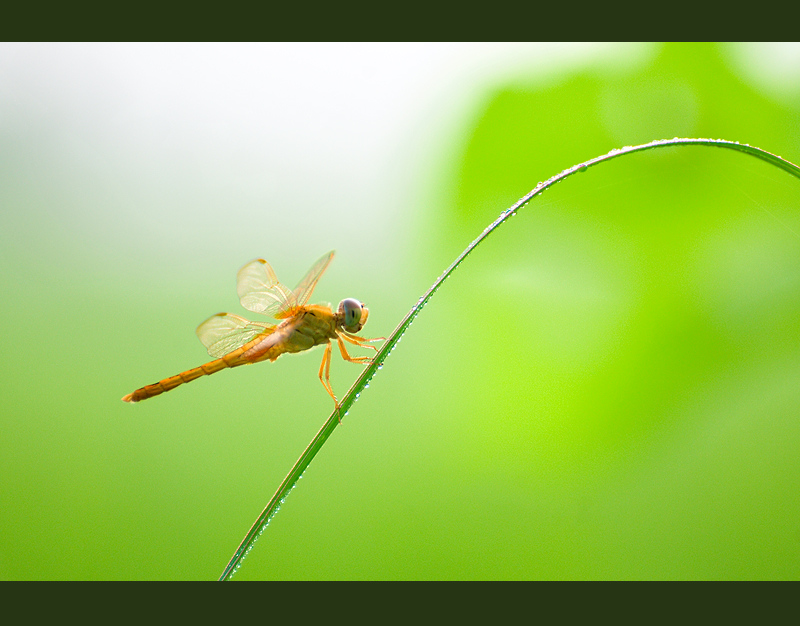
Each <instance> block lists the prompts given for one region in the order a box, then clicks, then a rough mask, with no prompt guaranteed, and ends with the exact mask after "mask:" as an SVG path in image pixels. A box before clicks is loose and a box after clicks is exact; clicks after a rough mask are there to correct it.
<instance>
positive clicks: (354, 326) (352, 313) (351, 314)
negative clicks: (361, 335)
mask: <svg viewBox="0 0 800 626" xmlns="http://www.w3.org/2000/svg"><path fill="white" fill-rule="evenodd" d="M339 306H340V310H341V311H342V313H344V327H345V328H346V329H347V330H349V331H350V332H358V331H359V330H361V326H362V325H363V324H362V323H361V317H362V314H361V313H362V312H361V308H362V307H361V303H360V302H359V301H358V300H355V299H354V298H347V300H342V303H341V305H339ZM364 321H366V320H364Z"/></svg>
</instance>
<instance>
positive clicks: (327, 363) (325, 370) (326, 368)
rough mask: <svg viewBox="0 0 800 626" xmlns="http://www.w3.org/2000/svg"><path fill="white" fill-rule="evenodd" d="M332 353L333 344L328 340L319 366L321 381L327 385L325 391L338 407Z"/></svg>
mask: <svg viewBox="0 0 800 626" xmlns="http://www.w3.org/2000/svg"><path fill="white" fill-rule="evenodd" d="M331 353H332V351H331V344H330V342H328V344H327V345H326V346H325V353H324V354H323V355H322V363H321V364H320V366H319V382H321V383H322V386H323V387H325V391H327V392H328V394H329V395H330V397H331V398H333V402H334V404H335V405H336V408H337V409H338V408H339V401H338V400H337V399H336V395H335V394H334V393H333V387H331ZM339 421H340V422H341V421H342V418H341V417H339Z"/></svg>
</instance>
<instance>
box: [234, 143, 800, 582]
mask: <svg viewBox="0 0 800 626" xmlns="http://www.w3.org/2000/svg"><path fill="white" fill-rule="evenodd" d="M679 145H694V146H709V147H713V148H727V149H730V150H735V151H738V152H743V153H745V154H749V155H750V156H754V157H756V158H758V159H761V160H763V161H766V162H767V163H770V164H772V165H774V166H776V167H778V168H780V169H782V170H784V171H785V172H788V173H789V174H791V175H792V176H795V177H797V178H798V179H800V167H798V166H797V165H795V164H794V163H791V162H789V161H787V160H786V159H783V158H782V157H779V156H777V155H775V154H772V153H771V152H767V151H766V150H762V149H761V148H756V147H754V146H749V145H747V144H740V143H739V142H736V141H726V140H724V139H681V138H678V137H675V138H674V139H660V140H657V141H652V142H650V143H646V144H642V145H639V146H625V147H624V148H620V149H615V150H611V152H609V153H608V154H604V155H601V156H598V157H595V158H594V159H590V160H588V161H584V162H583V163H580V164H578V165H575V166H573V167H571V168H569V169H566V170H564V171H563V172H561V173H560V174H557V175H555V176H553V177H552V178H550V179H549V180H547V181H545V182H543V183H539V184H538V185H536V187H535V188H534V189H532V190H531V191H530V192H529V193H528V194H526V195H525V196H523V197H522V198H520V199H519V200H517V202H515V203H514V204H513V205H512V206H511V207H509V208H508V209H506V210H505V211H503V212H502V213H501V214H500V216H499V217H498V218H497V219H496V220H495V221H494V222H492V223H491V224H490V225H489V226H487V227H486V229H484V231H483V232H482V233H481V234H480V235H479V236H478V237H477V238H476V239H475V240H474V241H473V242H472V243H470V244H469V245H468V246H467V247H466V249H465V250H464V251H463V252H462V253H461V254H460V255H459V256H458V258H457V259H456V260H455V261H453V263H452V264H451V265H450V267H448V268H447V269H446V270H445V271H444V273H443V274H442V275H441V276H439V278H437V279H436V281H435V282H434V283H433V285H432V286H431V288H430V289H428V291H427V292H425V294H424V295H423V296H422V297H421V298H420V299H419V300H418V301H417V303H416V304H415V305H414V306H413V307H412V308H411V310H410V311H409V312H408V313H407V314H406V316H405V317H404V318H403V321H401V322H400V324H399V325H398V326H397V328H396V329H395V330H394V332H393V333H392V334H391V335H390V336H389V338H388V339H387V340H386V342H385V343H384V344H383V346H382V347H381V349H380V350H379V351H378V353H377V355H376V356H375V359H374V360H373V362H372V363H371V364H370V365H369V367H367V368H366V369H365V370H364V371H363V372H362V373H361V376H359V377H358V380H356V382H355V383H354V384H353V386H352V387H351V388H350V390H349V391H348V392H347V395H346V396H345V397H344V399H343V400H342V404H341V408H340V409H339V410H338V411H334V412H333V413H331V415H330V417H328V419H327V421H326V422H325V423H324V424H323V426H322V428H321V429H320V430H319V432H318V433H317V434H316V436H315V437H314V439H313V440H312V441H311V443H310V444H308V447H307V448H306V449H305V451H304V452H303V454H301V455H300V458H299V459H297V462H296V463H295V464H294V467H292V469H291V471H290V472H289V474H288V475H287V476H286V478H284V479H283V482H282V483H281V484H280V486H279V487H278V490H277V491H276V492H275V495H273V496H272V499H271V500H270V501H269V504H267V506H266V508H265V509H264V510H263V511H262V513H261V515H259V516H258V518H257V519H256V521H255V523H254V524H253V526H252V527H251V528H250V530H249V531H248V533H247V534H246V535H245V537H244V539H242V543H241V544H239V547H238V548H237V549H236V552H234V554H233V557H232V558H231V560H230V562H229V563H228V565H227V566H226V567H225V570H224V571H223V572H222V576H220V578H219V580H226V579H230V578H232V577H233V575H234V574H235V573H236V571H237V570H238V569H239V567H241V562H242V560H243V559H244V557H245V556H247V554H248V553H249V552H250V550H252V548H253V545H254V544H255V542H256V541H257V540H258V537H259V536H260V535H261V533H263V532H264V529H265V528H266V527H267V525H268V524H269V522H270V520H271V519H272V517H273V516H274V515H275V513H277V512H278V510H279V509H280V505H281V504H282V503H283V502H284V500H285V499H286V496H287V495H288V494H289V492H290V491H291V490H292V489H294V487H295V485H296V484H297V481H298V480H299V479H300V478H301V477H302V475H303V472H304V471H305V470H306V468H307V467H308V466H309V464H310V463H311V461H312V460H313V458H314V457H315V456H316V454H317V452H319V450H320V449H321V448H322V446H323V444H324V443H325V441H327V439H328V437H330V436H331V434H332V433H333V431H334V429H335V428H336V427H337V426H338V425H339V423H340V416H344V415H347V413H348V410H349V409H350V407H351V406H352V405H353V403H354V402H355V401H356V400H357V399H358V397H359V396H360V395H361V392H362V391H363V390H364V389H365V388H366V387H367V386H368V385H369V382H370V380H372V377H373V376H375V373H376V372H377V371H378V370H379V369H380V368H381V367H382V366H383V362H384V361H385V360H386V357H388V356H389V353H390V352H391V351H392V350H394V348H395V346H396V345H397V342H398V341H400V338H401V337H402V336H403V333H405V331H406V330H407V329H408V327H409V326H410V325H411V323H412V322H413V321H414V318H416V317H417V315H418V314H419V312H420V311H421V310H422V308H423V307H424V306H425V305H426V304H427V303H428V301H429V300H430V299H431V297H432V296H433V294H434V293H436V291H437V290H438V289H439V287H441V285H442V283H443V282H444V281H445V280H446V279H447V277H448V276H450V274H452V273H453V272H454V271H455V269H456V268H457V267H458V266H459V265H461V262H462V261H463V260H464V259H466V258H467V256H468V255H469V254H470V253H471V252H472V251H473V250H474V249H475V248H476V247H477V246H478V244H479V243H481V242H482V241H483V240H484V239H486V237H488V236H489V234H490V233H492V232H493V231H494V230H495V229H496V228H497V227H498V226H500V224H502V223H503V222H505V221H506V220H507V219H508V218H509V217H511V216H512V215H514V214H515V213H516V211H517V210H519V209H520V208H522V207H523V206H524V205H526V204H527V203H528V202H530V201H531V200H532V199H533V198H534V197H535V196H537V195H539V194H541V193H542V192H543V191H544V190H546V189H548V188H549V187H552V186H553V185H555V184H556V183H558V182H561V181H562V180H564V179H565V178H568V177H569V176H571V175H572V174H575V173H577V172H583V171H586V170H587V169H588V168H590V167H592V166H594V165H597V164H598V163H602V162H604V161H610V160H611V159H615V158H617V157H621V156H623V155H626V154H631V153H633V152H643V151H645V150H654V149H656V148H669V147H673V146H679Z"/></svg>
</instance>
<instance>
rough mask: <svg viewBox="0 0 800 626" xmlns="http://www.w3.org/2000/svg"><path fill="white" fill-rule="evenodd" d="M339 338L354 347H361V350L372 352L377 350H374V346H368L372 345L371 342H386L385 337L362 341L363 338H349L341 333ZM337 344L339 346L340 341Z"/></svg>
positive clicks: (349, 336) (354, 336)
mask: <svg viewBox="0 0 800 626" xmlns="http://www.w3.org/2000/svg"><path fill="white" fill-rule="evenodd" d="M339 337H340V338H341V339H344V340H345V341H347V342H349V343H352V344H353V345H354V346H361V347H362V348H371V349H372V350H375V352H377V351H378V348H376V347H375V346H371V345H369V344H370V343H372V342H373V341H386V337H374V338H372V339H364V338H363V337H358V336H356V335H352V336H351V335H348V334H347V333H343V332H342V333H339ZM339 343H340V344H341V340H340V341H339Z"/></svg>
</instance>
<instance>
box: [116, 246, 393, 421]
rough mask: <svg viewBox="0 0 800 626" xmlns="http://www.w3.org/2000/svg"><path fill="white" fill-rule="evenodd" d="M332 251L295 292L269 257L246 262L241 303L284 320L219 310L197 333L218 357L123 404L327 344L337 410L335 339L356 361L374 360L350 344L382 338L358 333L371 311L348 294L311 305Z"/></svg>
mask: <svg viewBox="0 0 800 626" xmlns="http://www.w3.org/2000/svg"><path fill="white" fill-rule="evenodd" d="M333 254H334V253H333V251H331V252H329V253H328V254H326V255H325V256H323V257H322V258H320V259H319V260H318V261H317V262H316V263H314V265H313V267H312V268H311V269H310V270H309V271H308V273H307V274H306V275H305V278H303V280H301V281H300V282H299V283H298V285H297V287H295V289H294V290H291V289H289V288H288V287H286V286H285V285H283V284H281V283H280V282H279V281H278V278H277V277H276V276H275V272H274V271H273V269H272V268H271V267H270V265H269V263H267V262H266V261H265V260H264V259H256V260H255V261H252V262H250V263H248V264H247V265H245V266H244V267H243V268H242V269H240V270H239V273H238V274H237V275H236V291H237V292H238V294H239V300H240V302H241V303H242V306H243V307H244V308H245V309H247V310H248V311H253V312H254V313H263V314H265V315H271V316H272V317H274V318H275V319H278V320H282V321H281V322H280V323H279V324H268V323H266V322H251V321H248V320H246V319H244V318H243V317H239V316H238V315H234V314H233V313H217V314H216V315H214V316H213V317H210V318H208V319H207V320H206V321H205V322H203V323H202V324H200V326H198V327H197V331H196V332H197V336H198V337H199V338H200V341H202V342H203V345H205V347H206V348H207V349H208V353H209V354H210V355H211V356H213V357H217V358H216V359H215V360H214V361H210V362H209V363H206V364H205V365H201V366H200V367H195V368H194V369H190V370H187V371H185V372H182V373H181V374H177V375H176V376H171V377H170V378H165V379H164V380H161V381H159V382H157V383H153V384H152V385H147V386H145V387H142V388H140V389H137V390H136V391H134V392H133V393H129V394H128V395H127V396H125V397H123V398H122V400H123V401H124V402H139V401H140V400H145V399H147V398H152V397H153V396H157V395H159V394H162V393H164V392H165V391H170V390H172V389H175V387H177V386H178V385H182V384H183V383H188V382H190V381H192V380H195V379H196V378H200V377H201V376H206V375H210V374H214V373H216V372H219V371H220V370H223V369H225V368H228V367H238V366H239V365H245V364H248V363H258V362H259V361H266V360H267V359H269V360H270V361H274V360H275V359H277V358H278V357H279V356H280V355H281V354H283V353H284V352H287V353H292V352H303V351H304V350H308V349H309V348H313V347H314V346H319V345H323V344H324V345H325V353H324V354H323V356H322V365H320V368H319V379H320V382H322V386H323V387H325V390H326V391H327V392H328V393H329V394H330V396H331V397H332V398H333V401H334V403H335V404H336V408H337V409H338V408H339V401H338V400H337V399H336V395H335V394H334V393H333V388H332V387H331V381H330V371H331V340H333V339H335V340H336V342H337V343H338V344H339V350H340V351H341V353H342V358H344V360H345V361H350V362H351V363H369V362H371V360H372V359H371V357H366V356H356V357H351V356H350V355H349V354H348V353H347V348H346V347H345V342H347V343H350V344H353V345H356V346H361V347H364V348H372V349H373V350H375V351H376V352H377V351H378V348H376V347H375V346H371V345H369V344H370V342H374V341H381V340H383V339H384V338H383V337H377V338H375V339H365V338H364V337H359V336H358V335H356V333H357V332H358V331H360V330H361V328H362V327H363V326H364V324H366V323H367V317H368V315H369V310H368V309H367V307H366V306H364V304H363V303H361V302H359V301H358V300H355V299H353V298H347V299H346V300H342V301H341V302H340V303H339V308H338V309H337V310H336V312H334V311H332V310H331V308H330V306H328V305H323V304H311V305H306V302H308V299H309V298H310V297H311V292H312V291H314V287H316V285H317V282H318V281H319V279H320V277H321V276H322V274H323V272H325V270H326V269H327V268H328V265H329V264H330V262H331V260H332V259H333Z"/></svg>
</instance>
